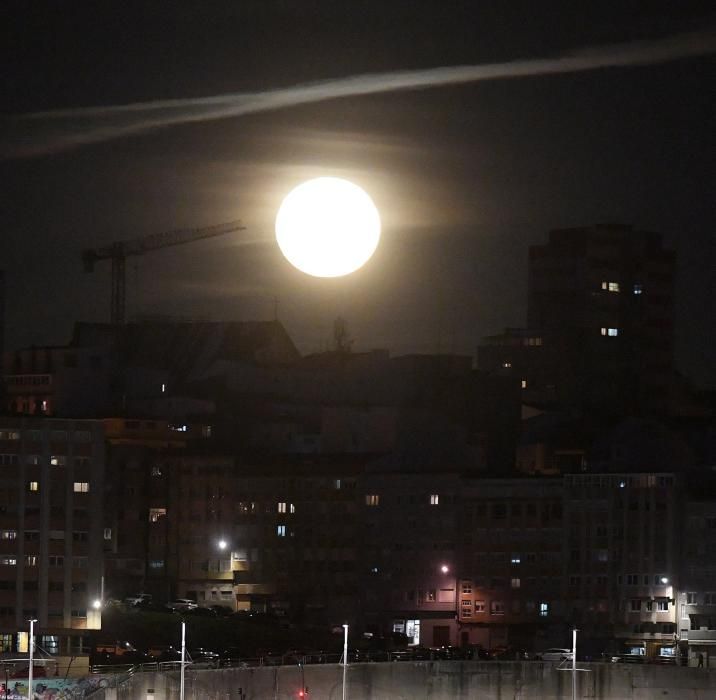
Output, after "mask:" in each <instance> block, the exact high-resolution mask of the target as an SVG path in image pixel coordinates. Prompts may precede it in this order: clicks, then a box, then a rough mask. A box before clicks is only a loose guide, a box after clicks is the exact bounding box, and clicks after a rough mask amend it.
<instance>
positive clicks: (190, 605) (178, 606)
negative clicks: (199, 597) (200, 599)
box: [166, 598, 199, 612]
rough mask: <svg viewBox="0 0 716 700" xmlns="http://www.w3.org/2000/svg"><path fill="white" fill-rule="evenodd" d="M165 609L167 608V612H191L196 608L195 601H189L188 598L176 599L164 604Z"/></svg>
mask: <svg viewBox="0 0 716 700" xmlns="http://www.w3.org/2000/svg"><path fill="white" fill-rule="evenodd" d="M166 607H167V608H169V610H174V612H177V611H184V610H193V609H194V608H198V607H199V606H198V605H197V603H196V601H195V600H191V599H190V598H177V599H176V600H172V601H170V602H168V603H167V604H166Z"/></svg>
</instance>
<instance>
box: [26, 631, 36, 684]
mask: <svg viewBox="0 0 716 700" xmlns="http://www.w3.org/2000/svg"><path fill="white" fill-rule="evenodd" d="M28 622H29V623H30V667H29V668H28V671H27V675H28V679H27V680H28V683H27V697H28V698H31V697H32V695H33V693H32V664H33V653H34V647H35V623H36V622H37V620H35V619H34V618H33V619H30V620H28Z"/></svg>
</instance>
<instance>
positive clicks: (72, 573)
mask: <svg viewBox="0 0 716 700" xmlns="http://www.w3.org/2000/svg"><path fill="white" fill-rule="evenodd" d="M104 467H105V448H104V434H103V429H102V424H101V423H99V422H97V421H92V420H58V419H50V418H21V417H3V418H0V484H1V488H0V650H1V651H3V652H18V651H20V652H21V651H27V630H28V620H30V619H35V620H36V621H37V623H36V626H35V633H36V635H37V643H38V645H39V646H40V647H42V649H43V650H45V651H46V652H48V653H49V654H52V655H60V656H62V655H74V654H82V653H83V652H87V651H88V650H89V637H88V633H89V631H90V630H93V629H99V628H100V626H101V605H102V594H103V590H102V582H103V558H102V549H103V546H102V545H103V541H104V537H105V536H107V532H106V531H105V530H104V529H103V526H102V505H103V503H102V498H103V487H104Z"/></svg>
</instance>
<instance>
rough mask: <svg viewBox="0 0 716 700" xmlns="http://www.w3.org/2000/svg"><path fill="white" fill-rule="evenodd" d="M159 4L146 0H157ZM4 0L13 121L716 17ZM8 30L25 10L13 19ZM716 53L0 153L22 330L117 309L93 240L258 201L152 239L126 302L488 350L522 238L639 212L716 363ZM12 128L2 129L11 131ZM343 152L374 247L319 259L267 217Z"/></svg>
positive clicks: (515, 308)
mask: <svg viewBox="0 0 716 700" xmlns="http://www.w3.org/2000/svg"><path fill="white" fill-rule="evenodd" d="M145 5H151V6H150V7H146V6H145ZM584 5H587V3H574V2H563V3H534V2H530V3H493V2H483V3H478V2H451V1H450V0H440V1H436V2H419V1H418V0H412V1H411V2H399V1H395V0H393V1H386V0H382V1H380V2H359V1H357V0H354V1H352V2H339V1H338V0H333V1H327V2H321V1H319V0H313V1H311V0H302V1H298V0H296V1H293V2H289V1H288V0H286V1H284V2H270V1H269V0H260V1H258V2H225V3H224V2H206V3H187V4H183V3H141V4H140V3H137V4H136V5H133V4H132V3H93V4H91V5H90V4H89V3H54V4H49V3H27V2H21V3H20V2H18V3H12V2H8V3H4V4H3V6H2V10H0V12H2V15H0V23H1V24H2V26H3V27H4V28H5V30H6V32H7V34H8V36H7V38H6V40H5V41H3V42H2V48H0V52H1V58H2V66H3V70H2V78H0V80H2V94H3V98H4V99H3V103H2V110H3V112H4V115H5V116H4V117H3V133H4V134H5V136H4V139H5V146H7V144H8V140H12V139H19V138H20V136H19V135H20V134H21V136H22V139H23V143H24V144H25V145H26V146H32V145H33V142H35V141H37V142H38V143H39V142H40V140H41V139H42V138H44V137H45V136H46V135H47V134H46V129H47V123H46V122H45V121H43V120H37V121H34V120H27V119H21V118H19V117H18V115H22V114H25V113H28V112H37V111H44V110H55V109H68V108H76V107H90V106H101V105H116V104H125V103H134V102H139V101H152V100H164V99H175V98H176V99H182V98H196V97H207V96H212V95H220V94H224V93H235V92H260V91H263V90H268V89H274V88H281V87H289V86H292V85H295V84H301V83H307V82H313V81H321V80H326V79H335V78H344V77H349V76H353V75H357V74H361V73H368V72H390V71H395V70H409V69H410V70H413V69H423V68H434V67H440V66H452V65H461V64H483V63H495V62H506V61H513V60H522V59H530V58H549V57H555V56H560V55H563V54H565V53H567V52H571V51H574V50H578V49H584V48H588V47H596V46H602V45H607V44H614V43H619V42H635V41H639V40H656V39H661V38H663V37H669V36H672V35H675V34H680V33H685V32H693V31H696V30H704V29H709V28H710V29H713V27H714V16H713V15H711V16H709V15H706V14H704V13H703V12H700V11H699V7H698V6H697V5H696V4H694V5H690V4H689V3H687V2H682V3H673V2H672V3H663V4H659V5H657V4H654V3H645V2H623V3H621V4H620V9H619V10H618V11H616V12H609V11H607V10H606V9H600V6H601V4H599V3H589V5H593V6H594V7H593V8H592V9H590V10H585V9H584V7H583V6H584ZM8 30H9V31H8ZM715 63H716V61H714V58H713V54H711V55H709V56H704V57H696V58H686V59H681V60H677V61H673V62H669V63H662V64H657V65H648V66H639V67H617V68H606V69H600V70H595V71H590V72H583V73H572V74H564V75H549V76H539V77H529V78H519V79H510V80H499V81H492V82H480V83H472V84H466V85H461V86H453V87H437V88H431V89H423V90H413V91H406V92H395V93H389V92H388V93H382V94H376V95H370V96H362V97H349V98H341V99H334V100H329V101H323V102H319V103H315V104H310V105H303V106H299V107H293V108H286V109H282V110H278V111H272V112H264V113H260V114H254V115H250V116H244V117H239V118H236V117H235V118H229V119H224V120H219V121H207V122H198V123H193V124H183V125H178V126H171V127H167V128H163V129H154V130H151V131H148V132H146V133H143V134H139V135H131V136H127V137H124V138H119V139H114V140H110V141H107V142H105V143H99V144H92V145H86V146H82V147H79V148H76V149H72V150H67V151H62V152H57V153H52V154H47V155H37V156H34V157H22V158H20V157H12V158H9V157H7V155H5V156H4V157H3V159H2V160H0V177H1V178H2V184H3V189H2V192H3V197H2V207H1V208H0V230H2V240H3V244H4V245H3V256H2V258H0V268H3V269H5V271H6V276H7V304H6V305H7V314H6V316H7V318H6V325H7V330H6V334H7V341H6V345H7V346H8V347H10V348H14V347H20V346H24V345H29V344H32V343H34V344H60V343H64V342H66V341H67V340H68V339H69V334H70V331H71V326H72V322H73V321H74V320H79V319H81V320H108V314H109V291H110V284H109V280H110V275H109V265H108V264H107V263H100V264H99V265H98V266H97V268H96V270H95V272H94V273H93V274H85V273H84V272H83V270H82V266H81V262H80V252H81V250H82V249H83V248H86V247H89V246H98V245H102V244H106V243H109V242H111V241H114V240H122V239H126V238H131V237H135V236H139V235H144V234H150V233H156V232H159V231H163V230H167V229H173V228H180V227H186V226H202V225H209V224H214V223H219V222H223V221H227V220H230V219H233V218H241V219H242V220H243V221H244V223H245V224H246V225H247V227H248V229H247V231H245V232H243V233H241V234H231V235H230V236H226V237H224V238H219V239H215V240H212V241H204V242H200V243H195V244H192V245H190V246H186V247H179V248H173V249H166V250H162V251H158V252H155V253H152V254H150V255H147V256H144V257H142V258H134V259H133V260H132V262H131V263H130V265H129V266H128V287H129V291H128V313H129V314H130V316H134V315H138V314H144V315H146V314H167V315H174V316H180V317H190V318H213V319H230V320H240V319H270V318H272V317H273V312H274V302H273V298H274V297H278V298H279V307H278V309H279V317H280V319H281V320H282V321H283V322H284V324H285V325H286V327H287V328H288V330H289V332H290V333H291V335H292V337H293V338H294V339H295V341H296V342H297V344H298V345H299V348H300V349H301V350H302V351H304V352H310V351H315V350H318V349H321V348H322V347H325V346H326V344H327V343H328V342H329V339H330V336H331V327H332V322H333V319H334V318H335V317H336V316H338V315H341V316H343V317H345V318H346V319H347V320H348V324H349V328H350V331H351V334H352V335H353V337H354V338H355V347H356V349H358V350H364V349H369V348H373V347H387V348H389V349H390V350H391V352H392V353H393V354H400V353H404V352H435V351H437V350H441V351H455V352H463V353H469V354H473V353H474V350H475V346H476V345H477V343H478V341H479V339H480V338H481V337H482V336H484V335H487V334H491V333H496V332H499V331H500V330H501V328H502V327H504V326H520V325H523V324H524V323H525V320H526V319H525V315H526V298H525V297H526V271H527V248H528V246H529V245H530V244H534V243H539V242H543V241H544V240H545V239H546V236H547V232H548V231H549V229H551V228H558V227H564V226H578V225H587V224H592V223H597V222H612V221H616V222H623V223H631V224H634V225H635V226H637V227H639V228H645V229H650V230H655V231H659V232H661V233H663V234H664V237H665V240H666V242H667V244H668V245H669V246H672V247H674V248H675V249H676V250H677V253H678V279H677V305H676V311H677V319H676V333H677V363H678V366H679V367H680V368H681V369H682V370H683V371H684V372H685V373H686V374H687V376H689V377H691V378H692V379H694V380H695V381H697V382H698V383H705V384H708V385H711V386H716V362H714V352H713V346H714V343H716V329H715V324H714V314H713V309H712V303H713V299H714V298H716V284H715V279H714V278H715V277H716V275H714V262H713V261H714V253H715V252H716V251H715V250H714V231H715V230H716V229H715V226H714V224H715V221H714V219H715V217H714V196H713V183H714V178H713V175H714V172H713V167H712V157H711V154H712V153H713V151H714V143H713V136H712V134H713V125H714V98H713V93H714V85H713V75H714V74H715V72H714V68H715ZM8 135H9V136H8ZM329 174H332V175H338V176H344V177H348V178H350V179H352V180H354V181H355V182H357V183H358V184H360V185H361V186H363V187H364V188H365V189H367V190H368V191H369V193H370V194H371V196H372V197H373V199H374V201H375V202H376V204H377V206H378V208H379V210H380V212H381V216H382V219H383V238H382V242H381V245H380V247H379V249H378V251H377V253H376V254H375V256H374V257H373V259H372V260H371V261H370V262H369V263H368V265H366V266H365V267H364V268H363V269H361V270H360V271H359V272H357V273H355V274H354V275H351V276H349V277H347V278H341V279H334V280H325V279H315V278H310V277H308V276H306V275H303V274H302V273H300V272H298V271H296V270H294V269H293V268H292V267H291V266H290V265H289V264H288V263H287V262H285V261H284V260H283V258H282V257H281V255H280V252H279V251H278V250H277V248H276V246H275V243H274V240H273V220H274V217H275V212H276V210H277V208H278V205H279V204H280V201H281V199H282V197H283V196H284V195H285V194H286V193H287V192H288V191H289V190H290V189H291V188H292V187H293V186H294V185H296V184H298V183H299V182H300V181H301V180H303V179H306V178H308V177H311V176H314V175H329Z"/></svg>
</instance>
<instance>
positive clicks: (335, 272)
mask: <svg viewBox="0 0 716 700" xmlns="http://www.w3.org/2000/svg"><path fill="white" fill-rule="evenodd" d="M379 239H380V216H379V214H378V210H377V209H376V206H375V204H373V200H372V199H371V198H370V197H369V196H368V195H367V194H366V192H365V191H363V190H362V189H361V188H360V187H358V186H357V185H354V184H353V183H352V182H349V181H348V180H343V179H341V178H336V177H319V178H315V179H313V180H308V181H307V182H304V183H303V184H301V185H299V186H298V187H296V188H295V189H293V190H292V191H291V192H290V193H289V194H288V195H287V196H286V198H285V199H284V200H283V202H282V204H281V207H280V209H279V211H278V214H277V215H276V240H277V242H278V245H279V248H280V249H281V252H282V253H283V254H284V256H285V257H286V259H287V260H288V261H289V262H290V263H291V264H292V265H293V266H294V267H297V268H298V269H299V270H301V271H302V272H305V273H306V274H309V275H313V276H314V277H341V276H343V275H347V274H350V273H351V272H354V271H355V270H357V269H358V268H360V267H362V266H363V265H364V264H365V263H366V262H367V261H368V260H369V259H370V257H371V256H372V255H373V253H374V252H375V249H376V248H377V247H378V241H379Z"/></svg>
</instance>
